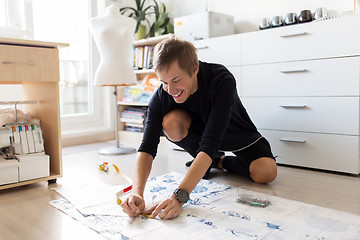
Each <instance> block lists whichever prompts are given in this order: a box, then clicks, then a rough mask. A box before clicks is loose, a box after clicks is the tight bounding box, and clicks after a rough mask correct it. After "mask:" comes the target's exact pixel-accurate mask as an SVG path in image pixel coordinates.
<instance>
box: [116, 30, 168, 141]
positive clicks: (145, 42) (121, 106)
mask: <svg viewBox="0 0 360 240" xmlns="http://www.w3.org/2000/svg"><path fill="white" fill-rule="evenodd" d="M173 37H174V35H173V34H166V35H162V36H159V37H153V38H148V39H141V40H138V41H135V43H134V47H135V48H136V47H143V48H145V47H146V46H149V47H155V45H156V44H157V43H159V42H161V41H162V40H164V39H168V38H173ZM141 57H142V58H143V59H144V56H141ZM135 74H136V77H137V80H138V85H140V84H141V82H142V81H143V79H144V78H145V77H146V76H147V75H149V74H155V71H154V70H153V69H151V68H150V69H147V68H143V69H139V70H135ZM124 90H125V87H119V91H118V92H119V94H118V111H119V112H120V114H119V115H120V116H121V112H122V111H124V110H125V109H127V108H131V107H134V108H139V109H144V108H147V106H148V102H136V101H135V102H129V101H123V97H124ZM124 128H125V122H123V121H121V117H120V119H119V129H120V134H125V135H126V133H122V132H123V130H124Z"/></svg>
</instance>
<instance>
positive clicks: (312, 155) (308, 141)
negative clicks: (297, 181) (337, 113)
mask: <svg viewBox="0 0 360 240" xmlns="http://www.w3.org/2000/svg"><path fill="white" fill-rule="evenodd" d="M260 133H261V134H262V135H263V136H264V137H265V138H266V139H267V140H268V141H269V142H270V145H271V148H272V152H273V154H274V156H278V157H277V158H276V161H277V163H282V164H288V165H294V166H301V167H310V168H318V169H324V170H331V171H338V172H347V173H355V174H358V173H359V137H358V136H345V135H332V134H316V133H299V132H281V131H270V130H260Z"/></svg>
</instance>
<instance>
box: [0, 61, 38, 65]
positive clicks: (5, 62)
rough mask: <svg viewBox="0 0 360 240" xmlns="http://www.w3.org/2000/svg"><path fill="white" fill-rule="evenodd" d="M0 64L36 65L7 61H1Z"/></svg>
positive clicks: (34, 63) (33, 63)
mask: <svg viewBox="0 0 360 240" xmlns="http://www.w3.org/2000/svg"><path fill="white" fill-rule="evenodd" d="M2 64H21V65H36V62H8V61H3V62H2Z"/></svg>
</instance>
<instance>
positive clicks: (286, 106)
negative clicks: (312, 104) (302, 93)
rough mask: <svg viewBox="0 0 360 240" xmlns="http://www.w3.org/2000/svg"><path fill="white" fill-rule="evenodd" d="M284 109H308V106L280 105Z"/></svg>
mask: <svg viewBox="0 0 360 240" xmlns="http://www.w3.org/2000/svg"><path fill="white" fill-rule="evenodd" d="M279 107H282V108H306V105H305V104H304V105H280V106H279Z"/></svg>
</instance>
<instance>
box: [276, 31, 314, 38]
mask: <svg viewBox="0 0 360 240" xmlns="http://www.w3.org/2000/svg"><path fill="white" fill-rule="evenodd" d="M306 34H308V33H307V32H300V33H292V34H286V35H280V37H282V38H289V37H298V36H303V35H306Z"/></svg>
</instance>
